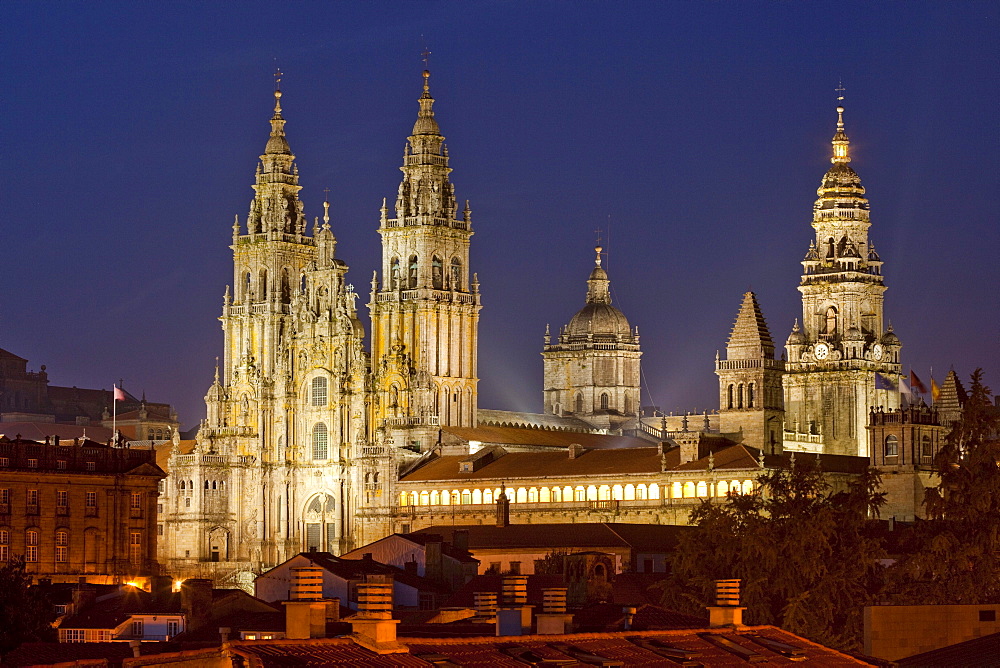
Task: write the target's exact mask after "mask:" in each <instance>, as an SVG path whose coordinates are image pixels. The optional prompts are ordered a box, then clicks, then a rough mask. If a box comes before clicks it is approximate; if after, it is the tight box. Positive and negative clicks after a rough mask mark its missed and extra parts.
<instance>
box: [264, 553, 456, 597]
mask: <svg viewBox="0 0 1000 668" xmlns="http://www.w3.org/2000/svg"><path fill="white" fill-rule="evenodd" d="M297 557H304V558H305V559H307V560H309V561H310V562H312V563H313V564H315V565H316V566H319V567H320V568H323V569H325V570H327V571H330V572H331V573H333V574H334V575H336V576H337V577H339V578H342V579H344V580H360V579H362V578H363V577H364V576H366V575H391V576H392V579H393V580H395V581H396V582H401V583H402V584H405V585H408V586H410V587H413V588H414V589H418V590H421V591H432V592H436V593H442V592H444V591H445V589H444V587H442V586H441V585H439V584H438V583H436V582H434V581H432V580H429V579H427V578H423V577H420V576H419V575H414V574H412V573H407V572H406V571H405V570H403V569H402V568H396V567H395V566H389V565H387V564H382V563H379V562H377V561H375V560H374V559H342V558H341V557H337V556H334V555H333V554H331V553H329V552H300V553H298V554H297V555H295V556H294V557H292V558H291V559H287V560H286V561H284V562H282V563H281V564H278V565H277V566H275V567H274V568H272V569H271V570H270V571H267V572H266V573H263V574H261V575H258V576H257V577H258V578H261V577H265V576H267V575H268V573H271V572H272V571H274V570H275V569H277V568H281V566H283V565H285V564H287V563H288V562H289V561H291V560H292V559H295V558H297Z"/></svg>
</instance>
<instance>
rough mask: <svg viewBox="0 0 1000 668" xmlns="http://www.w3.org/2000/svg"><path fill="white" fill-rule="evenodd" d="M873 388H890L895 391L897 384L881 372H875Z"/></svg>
mask: <svg viewBox="0 0 1000 668" xmlns="http://www.w3.org/2000/svg"><path fill="white" fill-rule="evenodd" d="M875 389H876V390H892V391H893V392H895V391H896V390H897V389H898V386H897V385H896V383H895V382H893V380H892V378H889V376H883V375H882V374H880V373H878V372H876V373H875Z"/></svg>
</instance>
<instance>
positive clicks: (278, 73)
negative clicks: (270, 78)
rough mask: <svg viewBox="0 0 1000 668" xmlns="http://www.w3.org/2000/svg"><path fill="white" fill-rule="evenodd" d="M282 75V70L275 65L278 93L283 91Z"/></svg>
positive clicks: (275, 80) (275, 83) (275, 85)
mask: <svg viewBox="0 0 1000 668" xmlns="http://www.w3.org/2000/svg"><path fill="white" fill-rule="evenodd" d="M277 60H278V59H277V58H275V61H277ZM281 74H282V72H281V68H280V67H278V65H277V64H275V66H274V90H276V91H280V90H281Z"/></svg>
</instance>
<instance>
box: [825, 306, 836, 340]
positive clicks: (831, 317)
mask: <svg viewBox="0 0 1000 668" xmlns="http://www.w3.org/2000/svg"><path fill="white" fill-rule="evenodd" d="M825 332H826V334H828V335H831V336H832V335H834V334H836V333H837V309H836V308H834V307H833V306H831V307H830V308H828V309H827V310H826V329H825Z"/></svg>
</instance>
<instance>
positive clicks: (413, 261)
mask: <svg viewBox="0 0 1000 668" xmlns="http://www.w3.org/2000/svg"><path fill="white" fill-rule="evenodd" d="M409 279H410V289H411V290H412V289H413V288H415V287H417V256H416V255H411V256H410V273H409Z"/></svg>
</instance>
